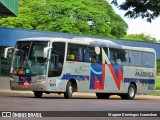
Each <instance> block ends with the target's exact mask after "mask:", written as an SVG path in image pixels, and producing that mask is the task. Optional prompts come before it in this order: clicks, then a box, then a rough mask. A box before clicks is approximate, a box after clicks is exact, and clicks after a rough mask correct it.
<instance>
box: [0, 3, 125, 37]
mask: <svg viewBox="0 0 160 120" xmlns="http://www.w3.org/2000/svg"><path fill="white" fill-rule="evenodd" d="M19 2H20V3H19V4H20V6H19V16H18V17H7V18H1V19H0V26H3V27H9V28H24V29H29V30H43V31H54V32H64V33H71V34H83V35H94V36H103V37H112V38H119V37H122V36H124V35H126V31H127V27H128V26H127V24H126V22H125V21H124V20H123V19H122V18H121V17H120V16H119V15H117V14H116V13H115V12H114V10H113V8H112V7H111V5H110V4H109V3H108V2H107V1H106V0H20V1H19Z"/></svg>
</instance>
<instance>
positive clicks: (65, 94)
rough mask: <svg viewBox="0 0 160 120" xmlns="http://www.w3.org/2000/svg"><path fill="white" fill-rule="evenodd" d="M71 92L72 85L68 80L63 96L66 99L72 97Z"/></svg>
mask: <svg viewBox="0 0 160 120" xmlns="http://www.w3.org/2000/svg"><path fill="white" fill-rule="evenodd" d="M72 93H73V86H72V82H71V81H69V82H68V83H67V86H66V92H65V93H64V98H66V99H70V98H72Z"/></svg>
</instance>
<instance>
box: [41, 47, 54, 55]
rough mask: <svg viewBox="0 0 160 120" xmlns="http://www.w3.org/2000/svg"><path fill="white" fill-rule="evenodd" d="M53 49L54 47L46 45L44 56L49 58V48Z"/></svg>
mask: <svg viewBox="0 0 160 120" xmlns="http://www.w3.org/2000/svg"><path fill="white" fill-rule="evenodd" d="M50 49H52V47H45V48H44V51H43V58H48V53H49V50H50Z"/></svg>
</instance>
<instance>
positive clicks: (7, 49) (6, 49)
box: [3, 47, 14, 58]
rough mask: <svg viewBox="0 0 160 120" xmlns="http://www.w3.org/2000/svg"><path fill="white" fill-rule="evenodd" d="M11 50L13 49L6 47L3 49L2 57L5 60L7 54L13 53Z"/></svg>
mask: <svg viewBox="0 0 160 120" xmlns="http://www.w3.org/2000/svg"><path fill="white" fill-rule="evenodd" d="M13 49H14V47H7V48H5V49H4V53H3V57H4V58H7V55H8V54H9V52H11V53H13Z"/></svg>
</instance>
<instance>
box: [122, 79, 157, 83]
mask: <svg viewBox="0 0 160 120" xmlns="http://www.w3.org/2000/svg"><path fill="white" fill-rule="evenodd" d="M130 82H135V83H143V84H155V80H154V79H135V78H124V83H130Z"/></svg>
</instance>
